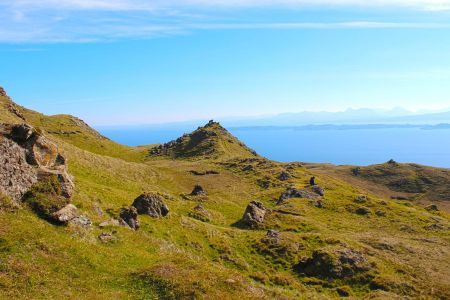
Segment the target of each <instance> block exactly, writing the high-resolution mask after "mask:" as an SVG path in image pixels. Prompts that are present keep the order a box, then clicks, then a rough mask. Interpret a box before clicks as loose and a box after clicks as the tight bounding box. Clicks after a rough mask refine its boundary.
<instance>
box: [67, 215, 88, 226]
mask: <svg viewBox="0 0 450 300" xmlns="http://www.w3.org/2000/svg"><path fill="white" fill-rule="evenodd" d="M70 224H75V225H78V226H80V227H89V226H91V225H92V221H91V220H90V219H89V218H88V217H86V216H83V215H80V216H78V217H75V218H73V219H72V220H70Z"/></svg>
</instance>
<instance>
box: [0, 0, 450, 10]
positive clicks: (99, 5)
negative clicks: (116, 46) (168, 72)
mask: <svg viewBox="0 0 450 300" xmlns="http://www.w3.org/2000/svg"><path fill="white" fill-rule="evenodd" d="M0 5H5V6H6V5H8V6H11V7H26V8H44V7H46V8H50V9H103V10H149V9H160V8H182V7H213V8H214V7H215V8H218V7H267V6H272V7H277V6H278V7H286V6H290V7H295V6H298V7H302V6H316V7H318V6H327V7H332V6H335V7H336V6H351V7H407V8H415V9H424V10H449V9H450V0H0Z"/></svg>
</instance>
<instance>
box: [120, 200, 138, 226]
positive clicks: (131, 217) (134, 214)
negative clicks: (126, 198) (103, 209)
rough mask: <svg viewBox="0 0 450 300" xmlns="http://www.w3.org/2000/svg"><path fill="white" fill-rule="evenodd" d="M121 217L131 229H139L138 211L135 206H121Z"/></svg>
mask: <svg viewBox="0 0 450 300" xmlns="http://www.w3.org/2000/svg"><path fill="white" fill-rule="evenodd" d="M119 217H120V218H121V219H122V220H123V221H124V222H125V223H127V224H128V226H129V227H130V228H131V229H134V230H137V229H139V227H140V224H139V220H138V211H137V209H136V208H135V207H134V206H130V207H124V208H121V209H120V214H119Z"/></svg>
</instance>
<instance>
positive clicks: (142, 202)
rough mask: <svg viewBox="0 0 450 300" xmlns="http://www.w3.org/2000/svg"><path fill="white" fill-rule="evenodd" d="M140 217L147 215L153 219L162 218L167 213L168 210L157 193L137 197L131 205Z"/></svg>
mask: <svg viewBox="0 0 450 300" xmlns="http://www.w3.org/2000/svg"><path fill="white" fill-rule="evenodd" d="M132 206H133V207H135V208H136V210H137V212H138V213H139V214H141V215H149V216H151V217H154V218H160V217H164V216H166V215H167V214H168V213H169V208H168V207H167V205H166V204H165V203H164V202H163V199H162V197H161V196H160V195H159V194H157V193H145V194H142V195H140V196H139V197H137V198H136V199H135V200H134V202H133V204H132Z"/></svg>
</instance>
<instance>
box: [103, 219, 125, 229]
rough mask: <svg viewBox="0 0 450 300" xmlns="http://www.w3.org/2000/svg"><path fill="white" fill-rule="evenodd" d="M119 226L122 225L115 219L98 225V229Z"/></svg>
mask: <svg viewBox="0 0 450 300" xmlns="http://www.w3.org/2000/svg"><path fill="white" fill-rule="evenodd" d="M120 225H122V224H121V222H120V221H119V220H117V219H110V220H108V221H104V222H102V223H100V224H99V225H98V227H100V228H104V227H108V226H112V227H114V226H120ZM127 226H128V225H127Z"/></svg>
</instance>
